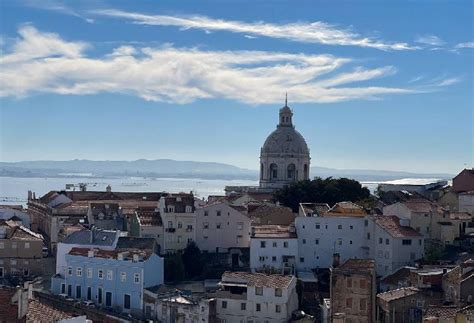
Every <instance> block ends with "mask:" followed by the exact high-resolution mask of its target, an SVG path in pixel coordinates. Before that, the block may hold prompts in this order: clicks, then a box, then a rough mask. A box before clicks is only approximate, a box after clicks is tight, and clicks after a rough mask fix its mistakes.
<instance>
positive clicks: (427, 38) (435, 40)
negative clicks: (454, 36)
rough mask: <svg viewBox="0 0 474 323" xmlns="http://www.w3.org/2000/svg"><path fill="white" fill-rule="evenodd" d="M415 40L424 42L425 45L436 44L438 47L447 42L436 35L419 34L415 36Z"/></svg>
mask: <svg viewBox="0 0 474 323" xmlns="http://www.w3.org/2000/svg"><path fill="white" fill-rule="evenodd" d="M415 42H417V43H420V44H423V45H429V46H436V47H440V46H443V45H444V44H445V42H444V41H443V40H442V39H441V38H439V37H438V36H435V35H422V36H418V37H416V38H415Z"/></svg>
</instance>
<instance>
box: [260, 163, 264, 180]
mask: <svg viewBox="0 0 474 323" xmlns="http://www.w3.org/2000/svg"><path fill="white" fill-rule="evenodd" d="M260 179H263V163H260Z"/></svg>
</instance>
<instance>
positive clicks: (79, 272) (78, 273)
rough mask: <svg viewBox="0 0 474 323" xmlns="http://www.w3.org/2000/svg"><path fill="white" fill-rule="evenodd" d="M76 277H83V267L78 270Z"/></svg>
mask: <svg viewBox="0 0 474 323" xmlns="http://www.w3.org/2000/svg"><path fill="white" fill-rule="evenodd" d="M76 276H77V277H82V268H81V267H77V268H76Z"/></svg>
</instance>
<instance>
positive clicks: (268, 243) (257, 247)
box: [250, 238, 299, 272]
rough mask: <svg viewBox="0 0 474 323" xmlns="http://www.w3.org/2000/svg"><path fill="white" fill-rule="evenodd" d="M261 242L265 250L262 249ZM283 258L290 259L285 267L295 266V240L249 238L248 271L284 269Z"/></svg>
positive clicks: (296, 241) (296, 260) (296, 250)
mask: <svg viewBox="0 0 474 323" xmlns="http://www.w3.org/2000/svg"><path fill="white" fill-rule="evenodd" d="M262 242H264V243H265V248H262ZM285 245H286V247H285ZM284 257H292V258H293V259H292V261H291V260H290V261H289V262H287V263H288V265H285V267H288V266H291V265H296V263H297V262H298V261H299V258H298V239H297V238H292V239H290V238H287V239H285V238H283V239H271V238H251V240H250V269H251V270H252V271H253V272H255V271H257V270H262V269H263V268H274V269H276V270H280V271H281V270H282V269H283V267H284V259H283V258H284Z"/></svg>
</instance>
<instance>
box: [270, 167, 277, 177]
mask: <svg viewBox="0 0 474 323" xmlns="http://www.w3.org/2000/svg"><path fill="white" fill-rule="evenodd" d="M270 178H271V179H277V178H278V166H277V165H276V164H270Z"/></svg>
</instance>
